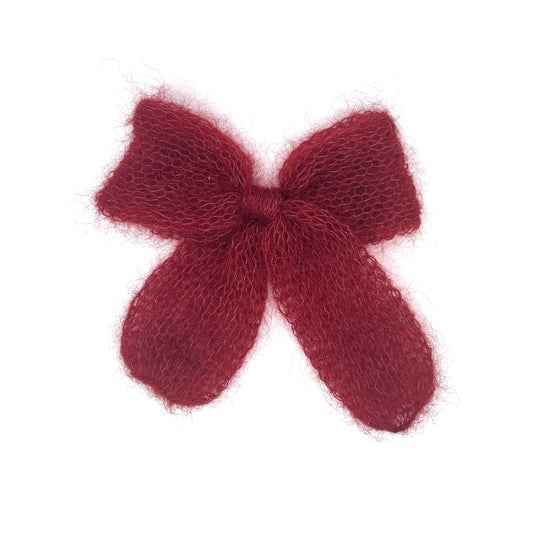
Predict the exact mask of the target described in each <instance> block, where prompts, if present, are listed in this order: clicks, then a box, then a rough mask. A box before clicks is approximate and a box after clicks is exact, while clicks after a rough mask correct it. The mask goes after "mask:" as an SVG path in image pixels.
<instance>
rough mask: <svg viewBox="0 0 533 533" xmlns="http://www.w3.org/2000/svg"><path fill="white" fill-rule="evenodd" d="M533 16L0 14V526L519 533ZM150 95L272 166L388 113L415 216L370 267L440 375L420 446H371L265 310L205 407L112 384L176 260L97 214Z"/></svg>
mask: <svg viewBox="0 0 533 533" xmlns="http://www.w3.org/2000/svg"><path fill="white" fill-rule="evenodd" d="M527 5H528V2H513V1H508V2H498V3H496V2H465V1H462V2H453V1H452V2H445V3H433V2H390V3H386V2H385V3H383V2H357V1H351V2H340V1H335V0H328V1H327V2H312V1H307V2H291V1H289V0H287V1H285V2H283V1H270V2H262V3H259V2H251V1H248V2H224V1H220V2H212V3H209V2H201V1H197V2H182V1H175V2H166V3H165V2H158V1H149V2H134V1H130V2H99V1H95V2H88V3H84V4H78V3H73V2H68V3H67V2H64V3H61V2H27V3H24V2H19V3H17V4H15V3H12V5H11V6H10V7H7V8H6V7H5V6H4V7H3V9H2V14H1V16H0V20H1V22H0V24H1V31H0V39H1V53H2V72H1V74H2V85H1V88H0V91H1V99H0V106H1V109H0V111H1V114H0V117H1V119H0V120H1V122H0V128H1V131H0V134H1V152H0V153H1V160H0V165H1V174H2V188H1V191H2V194H1V196H0V202H1V209H0V213H1V217H2V220H1V228H2V248H1V249H2V258H3V259H2V263H1V269H2V292H1V294H2V299H1V301H2V312H3V319H2V336H1V337H2V338H1V341H0V342H1V363H0V365H1V375H0V394H1V405H2V419H1V420H2V424H1V429H0V431H1V435H2V436H1V441H0V446H1V455H0V461H1V472H0V484H1V485H0V491H1V492H2V494H1V495H0V502H1V503H0V505H1V511H0V529H1V530H2V531H5V532H6V533H10V532H48V531H50V532H73V531H75V532H86V531H87V532H95V531H99V532H100V531H103V532H107V531H109V532H117V531H124V532H128V533H133V532H137V531H139V532H147V531H171V532H210V531H221V532H225V531H228V532H271V531H276V532H278V531H279V532H285V531H287V532H294V531H302V532H314V531H317V532H323V531H335V532H356V531H357V532H374V531H378V532H382V531H383V532H386V531H407V532H410V533H415V532H422V531H424V532H425V531H513V532H522V531H532V528H533V520H532V517H531V510H530V508H528V506H529V507H530V506H531V501H532V489H531V479H532V476H533V468H532V461H531V449H532V445H533V442H532V429H531V427H532V416H531V407H532V398H531V385H532V371H533V363H532V355H533V354H532V348H531V345H532V342H531V334H530V331H531V319H532V313H531V298H532V296H533V295H532V290H531V267H532V265H531V259H530V249H531V229H532V225H531V199H530V198H531V193H532V186H531V180H532V178H533V176H532V170H533V163H532V161H533V158H532V141H533V135H532V121H533V113H532V103H531V98H532V96H533V84H532V80H531V52H532V49H533V46H532V45H533V42H532V37H531V15H530V14H529V13H528V9H527ZM162 83H166V84H167V85H168V86H170V87H172V88H174V89H177V90H179V91H181V92H185V93H186V94H187V95H188V98H189V99H192V98H194V99H196V102H197V103H199V105H202V103H203V104H204V105H206V106H208V107H209V108H210V109H213V110H215V111H216V112H218V113H219V114H222V115H224V116H226V117H227V118H228V120H229V121H230V122H231V123H232V124H233V125H234V127H235V129H236V131H238V132H239V133H240V134H241V135H242V136H244V137H245V138H248V139H250V140H251V141H252V142H253V143H254V147H255V148H254V149H255V150H256V152H259V153H261V154H262V157H263V159H264V161H266V162H267V163H269V164H271V165H272V166H275V165H276V164H278V163H279V158H280V156H279V155H277V154H279V153H283V151H284V150H285V149H286V146H287V143H289V142H291V141H292V140H293V139H294V138H295V137H298V136H301V135H303V134H305V133H306V132H307V131H309V129H310V128H313V127H316V126H318V125H320V124H324V123H327V122H328V121H330V120H331V119H332V117H334V116H337V114H338V113H342V111H343V110H346V109H347V108H348V107H349V106H351V105H356V104H357V103H360V102H365V101H378V102H381V103H382V104H385V105H387V106H388V107H389V108H390V109H391V110H392V112H393V114H394V115H395V116H396V117H398V124H399V126H400V129H401V131H402V134H403V137H404V140H405V143H406V145H407V146H410V147H411V149H412V151H411V154H412V162H413V168H415V169H417V170H416V174H417V179H418V185H419V187H420V189H421V191H422V193H423V197H424V202H425V219H424V225H423V228H422V231H421V232H420V233H419V235H418V237H417V239H416V240H413V239H407V240H405V239H404V240H403V241H399V242H396V243H393V244H392V245H391V246H388V247H387V248H386V249H385V250H381V251H378V252H379V254H380V257H381V258H382V259H383V261H384V262H385V264H387V265H388V266H389V268H390V269H391V272H392V275H393V276H394V278H395V279H396V280H397V283H398V284H399V285H401V286H402V287H403V288H404V289H405V290H406V294H408V295H409V298H410V300H411V301H412V302H413V305H414V306H415V308H416V309H417V310H418V312H419V313H420V314H421V316H425V317H426V319H427V322H428V327H431V330H430V331H431V332H432V333H431V335H432V337H433V338H434V340H435V343H436V345H437V346H438V353H439V354H440V358H441V360H442V362H441V366H442V370H443V373H444V375H445V377H446V382H447V385H446V390H445V391H444V392H443V394H441V398H440V400H439V402H438V403H437V405H436V406H435V408H434V412H433V415H432V416H431V417H430V418H429V419H428V420H427V421H426V423H425V424H424V425H423V426H422V427H420V428H419V429H417V430H416V431H414V432H412V433H410V434H409V435H407V436H404V435H368V434H366V433H364V432H363V431H361V429H360V428H359V427H358V426H357V425H356V424H354V423H353V422H352V421H351V420H350V418H349V417H348V416H347V415H346V414H345V413H344V412H343V411H342V409H340V408H339V406H338V405H336V404H335V402H333V401H332V400H331V398H330V397H329V396H328V395H327V394H326V392H325V391H324V389H323V387H321V385H320V384H319V382H318V380H317V379H316V378H315V376H314V374H313V372H312V371H311V370H310V367H309V365H308V363H307V361H306V358H305V356H304V354H303V353H302V351H301V350H300V348H299V346H298V344H297V343H296V342H295V340H294V339H293V338H292V336H291V335H290V334H289V332H288V328H287V326H286V325H285V324H284V323H283V321H282V320H281V319H280V318H279V317H278V315H277V314H276V313H275V312H274V311H271V312H270V313H269V314H268V316H267V318H266V322H265V324H264V327H263V334H262V336H261V338H260V339H259V341H258V343H257V345H256V347H255V349H254V350H253V352H252V353H251V354H250V357H249V358H248V362H247V364H246V367H245V368H244V370H243V372H242V373H241V374H240V375H239V377H238V379H237V380H236V381H235V383H234V384H233V386H232V387H231V389H230V390H229V391H228V392H227V393H226V394H224V396H223V397H222V398H221V399H220V400H219V401H217V402H215V404H213V405H210V406H208V407H205V408H202V409H200V410H197V411H194V412H192V413H186V414H183V413H179V414H170V413H168V412H166V411H165V410H164V408H163V407H162V406H161V405H160V404H159V403H158V401H157V400H155V399H154V398H153V397H151V396H150V395H149V394H148V393H147V392H146V391H145V390H144V389H142V388H141V387H140V386H138V385H136V384H135V383H133V382H132V381H130V380H129V379H128V378H126V377H125V375H124V373H123V371H122V368H121V365H120V361H119V358H118V355H117V354H118V344H117V342H118V331H119V328H120V319H121V316H122V314H123V313H124V311H125V309H126V306H127V305H128V302H129V300H130V298H131V297H132V295H133V294H134V293H135V291H136V290H137V289H138V288H139V287H140V286H141V284H142V281H143V279H144V278H145V276H146V275H147V274H148V272H150V270H151V269H152V268H153V267H154V266H155V265H156V264H157V262H158V261H159V260H160V259H161V257H164V256H165V254H167V253H168V251H169V247H168V244H165V243H161V242H156V241H153V240H152V241H150V240H147V239H146V237H145V236H142V235H135V234H132V233H124V232H121V231H118V230H117V229H115V228H113V227H112V226H111V225H109V224H108V223H107V222H106V221H103V220H101V219H98V217H97V216H96V214H95V212H94V210H93V208H92V205H91V195H92V193H93V192H94V191H95V190H96V189H97V188H98V186H99V185H100V184H101V182H102V180H103V178H104V176H105V174H106V172H107V171H108V170H109V169H110V168H112V166H113V164H114V163H116V161H117V160H118V158H119V157H120V153H121V150H122V149H123V147H124V142H125V140H126V139H127V130H126V129H124V128H123V124H124V122H125V120H126V119H127V117H128V115H129V113H130V112H131V105H132V102H133V100H134V98H135V97H136V96H137V94H138V93H139V91H143V90H148V91H150V90H152V89H153V88H155V87H158V86H159V85H160V84H162ZM193 95H194V97H193Z"/></svg>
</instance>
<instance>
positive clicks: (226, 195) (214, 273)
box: [96, 98, 436, 432]
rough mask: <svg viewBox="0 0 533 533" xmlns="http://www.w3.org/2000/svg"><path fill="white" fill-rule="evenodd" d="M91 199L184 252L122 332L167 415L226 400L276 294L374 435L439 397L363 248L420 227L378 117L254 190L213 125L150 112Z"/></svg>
mask: <svg viewBox="0 0 533 533" xmlns="http://www.w3.org/2000/svg"><path fill="white" fill-rule="evenodd" d="M132 126H133V134H132V139H131V143H130V145H129V147H128V149H127V151H126V153H125V155H124V157H123V159H122V160H121V162H120V163H119V164H118V166H117V167H116V168H115V170H113V171H112V172H111V173H110V175H109V177H108V178H107V181H106V182H105V184H104V186H103V187H102V189H101V190H100V191H99V192H98V193H97V195H96V203H97V206H98V208H99V210H100V211H101V213H103V214H104V215H106V216H108V217H111V218H112V219H114V220H116V221H121V222H127V223H133V224H140V225H141V226H144V227H146V228H148V229H150V230H151V231H152V232H153V233H155V234H157V235H159V236H161V237H164V238H168V239H176V240H179V241H180V242H179V243H178V245H177V247H176V250H175V251H174V253H173V254H172V255H171V256H170V257H169V258H168V259H166V260H165V261H164V262H163V263H162V264H160V265H159V266H158V267H157V268H156V269H155V270H154V271H153V273H152V274H151V275H150V276H149V277H148V279H147V280H146V282H145V284H144V286H143V288H142V289H141V290H140V291H139V293H138V294H137V295H136V296H135V298H134V299H133V301H132V302H131V304H130V307H129V310H128V312H127V316H126V318H125V320H124V323H123V329H122V341H121V354H122V357H123V359H124V362H125V364H126V366H127V368H128V369H129V372H130V373H131V375H132V376H133V377H134V378H136V379H137V380H140V381H141V382H143V383H145V384H146V385H148V386H149V387H151V389H152V390H153V391H154V392H155V393H156V394H157V395H159V396H160V397H161V398H163V399H164V401H165V402H166V403H167V404H168V405H170V406H175V405H176V406H196V405H201V404H206V403H208V402H210V401H211V400H213V399H214V398H216V397H217V396H218V395H219V394H220V393H221V392H222V391H223V390H224V389H225V388H226V387H227V385H228V383H229V382H230V380H231V379H232V377H233V376H234V375H235V373H236V372H237V370H238V369H239V368H240V367H241V365H242V364H243V361H244V358H245V356H246V354H247V352H248V351H249V350H250V349H251V348H252V346H253V344H254V341H255V338H256V335H257V332H258V328H259V325H260V323H261V319H262V316H263V311H264V308H265V301H266V298H267V293H268V285H269V283H270V286H271V288H272V293H273V295H274V298H275V299H276V301H277V303H278V306H279V309H280V310H281V312H282V313H283V315H284V316H285V317H286V318H287V320H288V322H289V323H290V325H291V327H292V330H293V332H294V334H295V335H296V337H297V339H298V340H299V342H300V344H301V346H302V348H303V350H304V351H305V353H306V354H307V356H308V357H309V359H310V361H311V363H312V365H313V366H314V368H315V369H316V371H317V372H318V375H319V376H320V378H321V379H322V380H323V381H324V383H325V384H326V385H327V387H328V388H329V390H330V391H331V392H332V393H333V395H334V396H335V397H336V398H337V399H338V400H340V402H341V403H342V404H343V405H344V406H345V407H346V408H347V409H348V410H349V412H350V413H351V414H352V415H353V417H354V418H355V419H357V420H359V421H362V422H363V423H364V424H366V425H368V426H370V427H372V428H375V429H378V430H388V431H393V432H397V431H402V430H405V429H407V428H408V427H409V426H410V425H411V424H412V422H413V421H414V420H415V419H416V417H417V415H418V414H419V412H420V411H421V410H422V409H423V407H424V406H425V405H426V404H427V403H428V402H429V400H430V399H431V397H432V395H433V393H434V390H435V386H436V379H435V371H434V364H433V359H432V350H431V347H430V345H429V343H428V341H427V339H426V337H425V335H424V333H423V331H422V328H421V326H420V324H419V322H418V321H417V319H416V318H415V316H414V315H413V313H412V311H411V310H410V309H409V306H408V305H407V303H406V302H405V300H404V299H403V298H402V296H401V294H400V292H399V290H398V289H396V288H395V287H394V286H393V285H392V284H391V282H390V280H389V278H388V277H387V275H386V274H385V273H384V271H383V270H382V268H381V267H380V266H379V264H378V263H377V261H376V260H375V259H374V258H373V257H372V256H371V255H370V254H369V252H368V251H367V249H366V246H367V245H370V244H376V243H379V242H382V241H385V240H387V239H391V238H392V237H394V236H396V235H399V234H407V233H410V232H412V231H414V230H416V229H417V228H418V226H419V225H420V204H419V202H418V199H417V194H416V190H415V187H414V184H413V180H412V176H411V174H410V172H409V169H408V165H407V161H406V157H405V154H404V152H403V149H402V146H401V143H400V140H399V137H398V132H397V129H396V127H395V124H394V122H393V120H392V118H391V117H390V115H389V114H388V113H387V112H385V111H381V110H367V111H363V112H357V113H353V114H351V115H349V116H347V117H346V118H344V119H343V120H340V121H339V122H337V123H336V124H334V125H333V126H331V127H329V128H327V129H324V130H322V131H319V132H316V133H314V134H313V135H311V136H309V137H308V138H307V139H306V140H305V141H303V142H302V143H301V144H300V145H299V146H298V147H297V148H296V149H295V150H294V151H293V152H292V153H291V154H290V155H289V157H288V158H287V160H286V161H285V163H284V164H283V165H282V167H281V169H280V170H279V173H278V186H277V187H276V188H264V187H260V186H258V185H257V184H255V183H254V165H253V161H252V158H251V157H250V156H249V155H248V154H247V153H246V152H245V151H244V150H243V149H242V148H241V147H240V146H239V145H238V144H237V143H236V142H235V141H234V140H232V139H231V138H230V137H229V136H228V135H227V134H225V133H223V132H221V131H220V130H219V129H218V128H217V127H216V126H215V125H214V124H212V123H211V122H210V121H209V120H208V119H206V118H204V117H202V116H199V115H197V114H195V113H193V112H191V111H190V110H188V109H186V108H185V107H183V106H181V105H178V104H175V103H172V102H169V101H167V100H165V99H164V98H145V99H142V100H141V101H140V102H139V103H138V105H137V107H136V109H135V112H134V115H133V118H132Z"/></svg>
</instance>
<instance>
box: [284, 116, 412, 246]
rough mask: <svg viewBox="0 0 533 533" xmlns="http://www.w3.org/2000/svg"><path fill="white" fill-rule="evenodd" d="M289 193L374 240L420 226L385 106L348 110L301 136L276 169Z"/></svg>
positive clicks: (369, 241) (363, 240) (367, 241)
mask: <svg viewBox="0 0 533 533" xmlns="http://www.w3.org/2000/svg"><path fill="white" fill-rule="evenodd" d="M279 182H280V187H281V189H282V190H283V191H284V193H285V195H286V196H287V197H288V198H292V199H298V200H305V201H307V202H310V203H312V204H314V205H317V206H319V207H321V208H323V209H326V210H327V211H329V212H330V213H332V214H334V215H335V216H336V217H337V218H338V219H339V220H340V221H341V222H343V223H345V224H346V225H348V226H349V227H350V228H351V229H352V230H353V232H354V234H355V235H356V236H357V238H358V239H359V241H360V242H361V243H362V244H377V243H378V242H381V241H384V240H387V239H391V238H392V237H394V236H396V235H400V234H405V233H410V232H413V231H415V230H416V229H417V228H418V226H419V225H420V203H419V202H418V198H417V195H416V190H415V186H414V183H413V178H412V176H411V173H410V172H409V168H408V165H407V159H406V157H405V153H404V151H403V148H402V145H401V142H400V139H399V135H398V131H397V129H396V126H395V124H394V121H393V119H392V118H391V116H390V115H389V114H388V113H387V112H385V111H374V110H369V111H364V112H360V113H353V114H351V115H349V116H348V117H346V118H344V119H343V120H341V121H339V122H337V123H336V124H334V125H333V126H331V127H329V128H326V129H324V130H321V131H318V132H316V133H314V134H313V135H311V136H310V137H308V138H307V139H306V140H305V141H303V142H302V143H301V144H300V145H299V146H298V147H297V148H296V149H295V150H294V151H293V152H292V153H291V154H290V155H289V157H288V158H287V160H286V161H285V163H284V164H283V166H282V168H281V170H280V172H279Z"/></svg>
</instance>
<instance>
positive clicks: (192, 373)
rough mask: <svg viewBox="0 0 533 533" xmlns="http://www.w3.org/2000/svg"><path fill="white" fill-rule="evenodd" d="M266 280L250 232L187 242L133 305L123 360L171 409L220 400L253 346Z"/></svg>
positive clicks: (154, 275) (124, 332) (124, 336)
mask: <svg viewBox="0 0 533 533" xmlns="http://www.w3.org/2000/svg"><path fill="white" fill-rule="evenodd" d="M266 280H267V278H266V270H265V266H264V260H263V258H262V255H261V254H260V252H259V250H258V247H257V239H255V238H253V236H252V235H251V234H250V232H248V233H246V232H241V233H238V234H235V235H234V236H233V239H232V240H228V241H227V242H225V243H219V244H216V245H214V244H208V245H204V244H197V243H195V242H191V241H185V242H182V243H181V244H180V245H178V248H177V249H176V251H175V252H174V253H173V254H172V255H171V256H170V257H169V258H168V259H167V260H166V261H164V262H163V263H162V264H161V265H160V266H158V267H157V268H156V269H155V271H154V272H153V273H152V274H151V275H150V276H149V278H148V279H147V280H146V282H145V284H144V286H143V288H142V289H141V290H140V291H139V293H138V294H137V295H136V296H135V298H134V299H133V301H132V302H131V304H130V307H129V310H128V313H127V316H126V319H125V321H124V324H123V330H122V341H121V354H122V357H123V359H124V362H125V364H126V366H127V368H128V369H129V372H130V374H131V375H132V377H134V378H136V379H137V380H139V381H141V382H143V383H145V384H146V385H148V386H149V387H150V388H151V389H152V390H153V391H154V393H155V394H157V395H158V396H160V397H161V398H162V399H163V400H164V401H165V402H166V403H167V405H169V406H174V405H178V406H187V407H192V406H195V405H201V404H205V403H208V402H210V401H211V400H213V399H214V398H216V397H217V396H218V395H219V394H220V393H221V392H222V391H223V390H224V389H225V388H226V387H227V385H228V383H229V381H230V380H231V378H232V377H233V376H234V374H235V373H236V372H237V370H238V369H239V368H240V367H241V365H242V363H243V361H244V358H245V356H246V354H247V352H248V351H249V350H250V349H251V348H252V346H253V344H254V341H255V337H256V335H257V331H258V328H259V325H260V322H261V318H262V315H263V310H264V305H265V299H266V294H267V281H266Z"/></svg>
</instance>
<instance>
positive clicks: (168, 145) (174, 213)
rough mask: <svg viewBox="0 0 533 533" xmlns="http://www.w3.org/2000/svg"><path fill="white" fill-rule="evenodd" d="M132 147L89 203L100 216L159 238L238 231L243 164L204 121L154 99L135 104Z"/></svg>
mask: <svg viewBox="0 0 533 533" xmlns="http://www.w3.org/2000/svg"><path fill="white" fill-rule="evenodd" d="M131 124H132V126H133V131H132V139H131V143H130V145H129V147H128V149H127V150H126V153H125V155H124V157H123V159H122V160H121V161H120V163H119V164H118V166H117V167H116V168H115V170H113V172H111V174H110V175H109V177H108V179H107V181H106V183H105V185H104V187H103V188H102V189H101V190H100V191H99V192H98V193H97V195H96V203H97V206H98V208H99V209H100V211H101V212H102V213H103V214H104V215H106V216H108V217H110V218H112V219H114V220H116V221H119V222H129V223H134V224H139V225H141V226H144V227H146V228H148V229H149V230H151V231H152V232H154V233H156V234H158V235H160V236H162V237H165V238H183V237H188V238H190V239H193V240H197V241H213V240H216V239H218V238H220V237H221V236H223V235H227V234H228V233H230V232H231V231H233V230H234V229H235V228H236V227H238V226H239V224H240V223H241V216H240V213H239V205H240V203H241V197H242V193H243V191H244V188H245V187H246V186H247V185H248V184H249V183H251V181H252V174H253V164H252V160H251V158H250V156H249V155H248V154H247V153H245V152H244V151H243V150H242V149H241V147H240V146H239V145H238V144H237V143H236V142H235V141H233V139H231V138H230V137H229V136H228V135H226V134H225V133H223V132H221V131H220V130H219V129H218V128H216V127H215V126H214V125H213V124H212V123H211V122H210V121H208V120H207V119H205V118H203V117H200V116H198V115H196V114H194V113H192V112H191V111H189V110H188V109H186V108H184V107H183V106H180V105H177V104H174V103H172V102H167V101H165V100H163V99H160V98H145V99H143V100H141V101H140V102H139V103H138V105H137V107H136V109H135V113H134V115H133V118H132V120H131Z"/></svg>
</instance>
